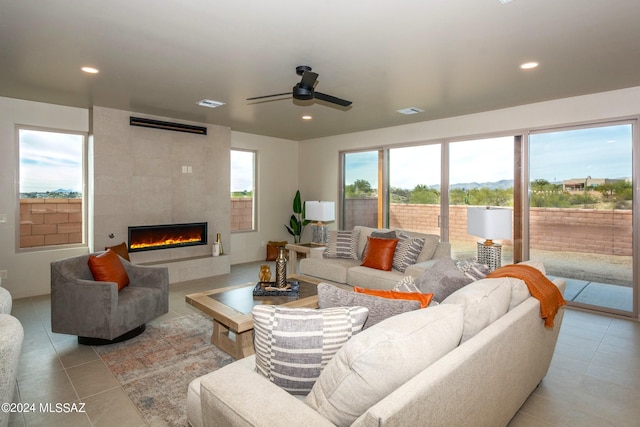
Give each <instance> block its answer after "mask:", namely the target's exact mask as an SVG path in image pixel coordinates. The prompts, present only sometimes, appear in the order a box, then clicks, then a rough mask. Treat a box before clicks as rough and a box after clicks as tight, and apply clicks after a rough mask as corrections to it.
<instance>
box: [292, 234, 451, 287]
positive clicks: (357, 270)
mask: <svg viewBox="0 0 640 427" xmlns="http://www.w3.org/2000/svg"><path fill="white" fill-rule="evenodd" d="M389 231H390V230H388V229H377V228H370V227H362V226H355V227H354V228H353V232H354V236H355V237H354V245H355V247H354V253H355V257H354V258H337V257H335V258H327V257H325V256H323V255H324V254H323V252H322V251H311V254H310V256H309V257H308V258H305V259H303V260H301V261H300V272H301V273H302V274H304V275H306V276H312V277H316V278H319V279H322V280H324V281H327V282H331V283H340V284H348V285H351V286H359V287H363V288H369V289H393V287H394V286H395V285H396V284H397V283H398V282H399V281H400V280H401V279H402V278H403V277H405V276H406V275H410V276H413V277H414V278H416V279H418V278H419V277H420V276H422V273H424V271H425V270H427V269H429V268H430V267H431V266H433V264H434V263H435V261H436V260H437V259H438V258H442V257H451V245H450V244H449V243H448V242H441V241H440V236H437V235H435V234H425V233H416V232H411V231H405V232H404V233H406V235H408V236H410V237H412V238H421V239H424V241H425V242H424V245H423V246H422V249H421V250H420V253H419V255H418V258H417V260H416V262H415V264H411V265H408V266H407V267H406V269H405V271H399V270H397V269H396V268H393V269H391V270H390V271H383V270H379V269H375V268H370V267H364V266H362V265H361V264H362V260H363V255H364V252H365V247H366V245H367V237H369V236H371V235H372V233H385V232H389ZM400 231H401V230H396V234H399V232H400Z"/></svg>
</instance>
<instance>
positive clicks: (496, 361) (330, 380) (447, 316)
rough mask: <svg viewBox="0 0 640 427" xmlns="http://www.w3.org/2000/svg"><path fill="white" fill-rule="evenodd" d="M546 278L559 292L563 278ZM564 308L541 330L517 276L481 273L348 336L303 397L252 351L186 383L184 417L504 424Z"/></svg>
mask: <svg viewBox="0 0 640 427" xmlns="http://www.w3.org/2000/svg"><path fill="white" fill-rule="evenodd" d="M553 283H554V285H555V286H557V287H558V289H559V290H560V291H561V292H564V286H565V283H564V281H562V280H560V279H555V280H554V282H553ZM345 292H346V291H345ZM563 314H564V308H563V307H561V308H560V309H559V310H558V312H557V314H556V315H555V319H553V320H554V325H553V326H552V327H548V326H547V327H545V324H544V323H545V322H544V320H543V319H541V306H540V302H539V301H538V300H537V299H536V298H534V297H532V296H531V294H530V293H529V290H528V288H527V286H526V285H525V283H524V282H523V281H522V280H520V279H514V278H491V279H482V280H479V281H476V282H473V283H471V284H469V285H468V286H465V287H463V288H462V289H460V290H458V291H456V292H454V293H453V294H451V295H449V296H448V297H447V298H446V299H445V300H443V301H442V303H441V304H440V305H438V306H436V307H428V308H425V309H419V310H413V311H409V312H405V313H403V314H399V315H396V316H392V317H389V318H387V319H386V320H383V321H381V322H380V323H378V324H375V325H373V326H371V327H370V328H367V329H366V330H364V331H362V332H360V333H359V334H357V335H355V336H353V337H352V338H350V339H349V340H348V341H347V342H346V344H344V346H343V347H342V348H341V349H340V350H338V352H337V353H336V355H335V356H334V357H333V358H332V359H331V360H330V361H329V363H328V364H327V365H326V367H325V368H324V369H323V370H322V372H321V373H320V376H319V377H318V379H317V381H316V383H315V384H314V385H313V389H312V390H311V392H310V393H309V394H308V395H306V396H295V395H292V394H289V393H288V392H286V391H285V390H283V389H282V388H280V387H278V386H277V385H275V384H274V383H273V382H272V381H270V379H268V378H267V377H265V376H263V375H261V374H259V373H258V372H256V356H255V355H254V356H251V357H248V358H245V359H242V360H238V361H236V362H234V363H232V364H230V365H227V366H225V367H224V368H222V369H219V370H217V371H215V372H212V373H210V374H207V375H205V376H203V377H200V378H198V379H196V380H194V381H193V382H192V383H191V384H190V386H189V392H188V403H187V413H188V418H189V422H190V423H191V425H192V426H194V427H200V426H270V427H274V426H292V425H304V426H307V427H311V426H332V425H352V426H371V427H374V426H376V427H381V426H408V425H429V426H447V427H450V426H467V425H474V426H490V427H496V426H505V425H507V424H508V423H509V421H510V420H511V419H512V418H513V416H514V415H515V414H516V413H517V412H518V410H519V408H520V407H521V406H522V405H523V403H524V402H525V400H526V399H527V398H528V396H529V395H530V394H531V393H532V392H533V391H534V390H535V389H536V387H537V386H538V384H539V383H540V381H542V379H543V378H544V377H545V375H546V373H547V370H548V368H549V365H550V362H551V358H552V356H553V352H554V349H555V345H556V341H557V337H558V333H559V330H560V326H561V323H562V317H563Z"/></svg>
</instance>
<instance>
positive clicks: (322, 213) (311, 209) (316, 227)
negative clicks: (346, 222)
mask: <svg viewBox="0 0 640 427" xmlns="http://www.w3.org/2000/svg"><path fill="white" fill-rule="evenodd" d="M304 205H305V217H304V218H305V219H306V220H309V221H315V222H316V223H315V224H313V226H312V229H313V238H312V239H311V242H312V243H315V244H318V245H326V244H327V241H328V227H327V226H326V225H324V224H323V223H324V222H329V221H334V220H335V219H336V204H335V202H326V201H317V202H315V201H307V202H305V204H304Z"/></svg>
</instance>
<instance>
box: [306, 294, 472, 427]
mask: <svg viewBox="0 0 640 427" xmlns="http://www.w3.org/2000/svg"><path fill="white" fill-rule="evenodd" d="M462 327H463V312H462V307H461V306H458V305H453V304H447V305H445V306H437V307H433V308H427V309H423V310H417V311H411V312H408V313H404V314H400V315H398V316H394V317H390V318H389V319H387V320H384V321H382V322H380V323H378V324H377V325H375V326H374V327H372V328H369V329H367V330H366V331H363V332H361V333H360V334H358V335H357V336H355V337H353V338H352V339H350V340H349V341H348V342H347V343H346V344H345V345H344V347H342V348H341V349H340V350H339V351H338V353H336V355H335V357H334V358H333V359H331V361H330V362H329V363H328V364H327V366H326V367H325V369H324V370H323V371H322V374H320V377H319V378H318V380H317V381H316V384H315V385H314V386H313V388H312V389H311V393H309V395H308V396H307V397H306V399H305V403H307V404H308V405H309V406H310V407H311V408H313V409H315V410H316V411H318V412H319V413H320V414H321V415H323V416H324V417H326V418H327V419H329V420H330V421H331V422H333V423H334V424H337V425H349V424H351V423H353V422H354V421H355V420H356V419H357V418H358V417H359V416H360V415H362V414H363V413H364V412H365V411H366V410H367V409H368V408H370V407H371V406H373V405H375V404H376V403H377V402H379V401H380V400H382V399H383V398H385V397H386V396H387V395H389V393H391V392H392V391H394V390H395V389H396V388H398V387H399V386H400V385H402V384H404V383H405V382H406V381H408V380H410V379H411V378H413V377H414V376H415V375H417V374H418V373H419V372H421V371H422V370H423V369H425V368H426V367H427V366H429V365H431V364H432V363H433V362H435V361H436V360H438V359H440V358H441V357H442V356H444V355H445V354H447V353H448V352H450V351H451V350H452V349H454V348H455V347H456V346H457V345H458V343H459V341H460V337H461V335H462Z"/></svg>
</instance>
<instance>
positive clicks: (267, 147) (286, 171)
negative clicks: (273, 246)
mask: <svg viewBox="0 0 640 427" xmlns="http://www.w3.org/2000/svg"><path fill="white" fill-rule="evenodd" d="M231 148H239V149H248V150H256V151H257V162H258V165H257V169H258V172H257V179H256V181H257V185H258V188H257V192H256V193H257V201H256V206H257V208H256V209H257V211H258V224H257V229H256V231H251V232H236V233H231V248H230V253H231V264H232V265H233V264H239V263H242V262H249V261H257V260H261V259H264V258H265V255H266V246H265V245H266V242H268V241H269V240H275V241H283V240H288V241H290V242H293V237H292V236H291V235H289V233H287V230H286V229H285V228H284V225H285V224H288V223H289V217H290V216H291V214H292V213H293V197H294V196H295V194H296V191H297V190H298V175H299V172H300V169H299V167H298V142H297V141H291V140H287V139H279V138H272V137H266V136H260V135H253V134H249V133H242V132H234V131H232V132H231ZM302 196H303V199H304V196H305V195H304V194H303V195H302ZM225 250H226V249H225ZM256 274H257V272H256Z"/></svg>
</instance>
